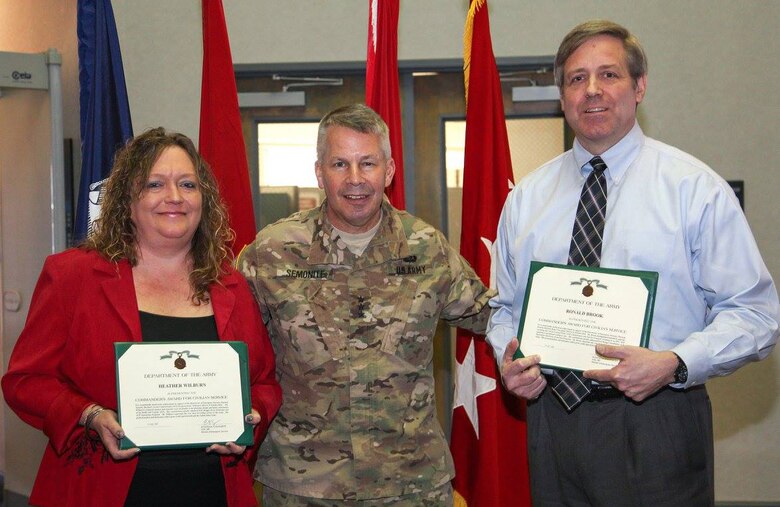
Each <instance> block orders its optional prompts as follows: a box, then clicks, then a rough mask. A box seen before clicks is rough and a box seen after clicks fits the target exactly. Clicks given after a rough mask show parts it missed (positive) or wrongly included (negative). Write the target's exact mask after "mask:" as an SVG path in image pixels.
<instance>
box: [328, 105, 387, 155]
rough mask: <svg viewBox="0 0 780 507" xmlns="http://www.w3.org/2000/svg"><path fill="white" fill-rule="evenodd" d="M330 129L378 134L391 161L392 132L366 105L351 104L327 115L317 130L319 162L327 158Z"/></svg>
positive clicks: (385, 153)
mask: <svg viewBox="0 0 780 507" xmlns="http://www.w3.org/2000/svg"><path fill="white" fill-rule="evenodd" d="M330 127H346V128H348V129H351V130H354V131H356V132H361V133H363V134H376V135H378V136H379V143H380V146H381V148H382V153H383V154H384V156H385V159H386V160H390V156H391V155H392V152H391V150H390V130H389V129H388V128H387V124H386V123H385V121H384V120H383V119H382V117H381V116H379V115H378V114H377V112H376V111H374V110H373V109H371V108H370V107H368V106H367V105H365V104H350V105H348V106H342V107H339V108H338V109H334V110H333V111H331V112H329V113H328V114H326V115H325V116H324V117H323V118H322V120H321V121H320V126H319V129H318V130H317V161H318V162H322V159H323V158H324V157H325V141H326V138H327V134H328V128H330Z"/></svg>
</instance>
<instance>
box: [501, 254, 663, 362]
mask: <svg viewBox="0 0 780 507" xmlns="http://www.w3.org/2000/svg"><path fill="white" fill-rule="evenodd" d="M657 287H658V273H656V272H651V271H632V270H625V269H608V268H597V267H585V266H569V265H564V264H553V263H547V262H537V261H532V262H531V268H530V270H529V273H528V284H527V285H526V290H525V301H524V303H523V312H522V316H521V318H520V325H519V326H518V329H517V339H518V341H519V342H520V346H519V347H518V349H517V352H516V353H515V356H514V357H515V358H518V357H524V356H529V355H533V354H538V355H540V356H541V366H542V367H543V368H564V369H567V370H578V371H583V370H589V369H608V368H611V367H613V366H614V365H615V364H617V360H616V359H610V358H605V357H602V356H599V355H598V354H596V351H595V345H596V344H597V343H603V344H608V345H636V346H640V347H647V343H648V341H649V339H650V327H651V324H652V321H653V307H654V304H655V295H656V290H657Z"/></svg>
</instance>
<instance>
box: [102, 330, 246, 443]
mask: <svg viewBox="0 0 780 507" xmlns="http://www.w3.org/2000/svg"><path fill="white" fill-rule="evenodd" d="M114 350H115V353H116V378H117V382H116V388H117V401H118V412H119V424H121V425H122V429H123V430H124V432H125V438H123V439H122V440H121V441H120V445H119V447H120V449H130V448H132V447H139V448H141V449H170V448H186V447H207V446H209V445H211V444H213V443H221V444H224V443H226V442H235V443H237V444H239V445H252V443H253V439H254V436H253V428H252V425H251V424H247V423H246V422H245V421H244V416H245V415H246V414H248V413H250V412H251V411H252V405H251V399H250V393H249V368H248V365H247V347H246V344H245V343H243V342H166V343H160V342H155V343H143V342H118V343H115V344H114Z"/></svg>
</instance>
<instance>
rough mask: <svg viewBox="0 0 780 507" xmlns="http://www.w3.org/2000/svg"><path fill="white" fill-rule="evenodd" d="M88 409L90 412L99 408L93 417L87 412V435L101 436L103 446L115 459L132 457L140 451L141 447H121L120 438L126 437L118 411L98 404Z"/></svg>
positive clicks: (92, 436)
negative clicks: (122, 448) (120, 423)
mask: <svg viewBox="0 0 780 507" xmlns="http://www.w3.org/2000/svg"><path fill="white" fill-rule="evenodd" d="M87 410H88V411H90V412H92V411H95V410H98V412H97V413H96V414H94V415H92V416H91V417H90V414H87V415H86V417H85V427H86V431H87V436H88V437H90V438H95V439H97V438H100V441H101V442H103V447H105V448H106V450H107V451H108V453H109V454H110V455H111V457H112V458H114V459H115V460H124V459H130V458H132V457H133V456H135V455H136V454H138V453H139V452H140V449H139V448H137V447H133V448H132V449H125V450H120V449H119V440H120V439H122V438H124V436H125V432H124V430H122V427H121V426H120V425H119V422H118V420H117V417H116V412H114V411H113V410H109V409H107V408H101V407H96V406H93V407H90V408H88V409H87ZM85 412H86V411H85Z"/></svg>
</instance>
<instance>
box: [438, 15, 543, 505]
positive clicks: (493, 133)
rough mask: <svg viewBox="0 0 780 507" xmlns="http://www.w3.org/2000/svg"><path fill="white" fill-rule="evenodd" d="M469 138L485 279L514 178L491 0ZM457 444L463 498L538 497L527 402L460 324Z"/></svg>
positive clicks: (473, 216)
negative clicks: (531, 471) (507, 386)
mask: <svg viewBox="0 0 780 507" xmlns="http://www.w3.org/2000/svg"><path fill="white" fill-rule="evenodd" d="M463 39H464V44H463V45H464V58H463V59H464V65H463V69H464V79H465V88H466V144H465V159H464V166H463V167H464V168H463V224H462V229H461V230H462V232H461V240H460V244H461V247H460V252H461V254H462V255H463V257H464V258H466V260H468V261H469V263H470V264H471V265H472V266H473V267H474V270H475V271H476V272H477V274H478V275H479V276H480V277H481V278H482V280H483V281H484V282H485V283H489V282H490V283H492V285H495V283H494V278H495V277H494V276H491V262H492V252H493V242H494V241H495V238H496V227H497V225H498V220H499V216H500V214H501V209H502V206H503V204H504V200H505V199H506V196H507V193H508V192H509V190H510V187H511V185H512V179H513V177H512V163H511V159H510V153H509V141H508V139H507V132H506V122H505V118H504V102H503V94H502V90H501V83H500V81H499V76H498V68H497V67H496V60H495V57H494V55H493V46H492V43H491V40H490V24H489V18H488V8H487V0H472V1H471V4H470V7H469V13H468V17H467V19H466V26H465V30H464V37H463ZM455 356H456V361H457V365H456V367H457V375H456V376H457V379H456V390H455V392H456V394H455V398H456V401H455V404H454V409H453V414H452V417H453V419H452V421H453V422H452V435H451V439H450V448H451V450H452V455H453V458H454V460H455V470H456V472H455V473H456V475H455V479H454V480H453V489H454V492H455V505H456V506H472V507H473V506H479V507H491V506H494V507H505V506H508V505H511V506H527V505H531V499H530V486H529V481H528V462H527V453H526V422H525V404H524V403H523V402H522V401H521V400H519V399H518V398H515V397H513V396H512V395H510V394H509V393H507V392H506V391H504V389H503V387H502V384H501V380H500V377H499V373H498V368H497V365H496V361H495V358H494V357H493V352H492V349H491V347H490V345H489V344H488V343H486V341H485V339H484V337H482V336H476V335H473V334H471V333H469V332H467V331H465V330H462V329H459V330H458V338H457V344H456V354H455Z"/></svg>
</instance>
